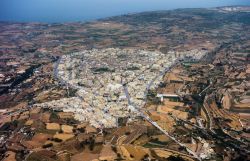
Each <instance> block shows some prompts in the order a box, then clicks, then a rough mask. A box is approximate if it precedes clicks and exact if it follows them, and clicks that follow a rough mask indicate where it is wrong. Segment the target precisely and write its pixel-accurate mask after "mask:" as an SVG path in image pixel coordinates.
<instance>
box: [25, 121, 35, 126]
mask: <svg viewBox="0 0 250 161" xmlns="http://www.w3.org/2000/svg"><path fill="white" fill-rule="evenodd" d="M33 122H34V121H33V120H27V121H26V122H25V124H24V125H26V126H31V125H32V124H33Z"/></svg>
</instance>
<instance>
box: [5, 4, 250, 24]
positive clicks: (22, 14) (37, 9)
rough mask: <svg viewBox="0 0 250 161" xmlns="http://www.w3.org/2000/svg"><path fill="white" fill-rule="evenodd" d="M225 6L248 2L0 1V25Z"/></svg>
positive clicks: (78, 19) (92, 18)
mask: <svg viewBox="0 0 250 161" xmlns="http://www.w3.org/2000/svg"><path fill="white" fill-rule="evenodd" d="M229 5H250V0H0V21H12V22H13V21H14V22H49V23H51V22H75V21H91V20H95V19H99V18H105V17H109V16H116V15H121V14H127V13H137V12H143V11H155V10H169V9H176V8H209V7H218V6H229Z"/></svg>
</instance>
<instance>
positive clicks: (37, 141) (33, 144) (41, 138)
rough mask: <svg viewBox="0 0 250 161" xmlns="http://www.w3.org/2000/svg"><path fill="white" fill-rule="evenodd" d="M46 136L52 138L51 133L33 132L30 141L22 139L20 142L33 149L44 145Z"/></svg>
mask: <svg viewBox="0 0 250 161" xmlns="http://www.w3.org/2000/svg"><path fill="white" fill-rule="evenodd" d="M48 138H52V135H49V134H42V133H40V134H35V135H34V136H33V138H32V139H31V140H30V141H23V142H22V144H23V145H24V146H26V147H27V148H29V149H34V148H38V147H41V146H42V145H44V144H45V143H46V142H47V140H48Z"/></svg>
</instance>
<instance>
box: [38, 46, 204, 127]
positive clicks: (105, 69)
mask: <svg viewBox="0 0 250 161" xmlns="http://www.w3.org/2000/svg"><path fill="white" fill-rule="evenodd" d="M205 53H206V52H205V51H198V50H192V51H187V52H169V53H168V54H163V53H160V52H149V51H145V50H134V49H124V50H121V49H114V48H108V49H103V50H97V49H93V50H85V51H82V52H78V53H72V54H69V55H64V56H62V57H61V59H60V60H59V61H58V62H57V64H56V65H55V76H56V77H57V78H58V80H59V81H60V82H61V83H62V84H63V85H65V86H67V88H73V89H76V90H77V92H76V97H74V98H64V99H61V100H58V101H52V102H46V103H43V104H37V105H36V106H43V107H53V108H59V109H62V110H64V111H70V112H74V113H75V118H77V119H78V120H81V121H89V122H90V123H91V124H92V125H93V126H95V127H102V126H104V127H115V126H116V125H117V119H118V118H119V117H127V116H129V117H132V118H133V117H135V116H138V114H139V113H138V110H137V108H138V107H142V106H143V105H144V103H145V98H146V94H147V91H148V90H150V89H155V88H157V86H158V85H159V83H160V82H161V81H162V76H163V74H164V73H165V71H166V70H169V68H170V67H171V66H172V65H174V64H175V63H176V61H177V60H179V59H183V58H185V57H192V58H194V59H200V58H201V57H202V56H203V55H204V54H205Z"/></svg>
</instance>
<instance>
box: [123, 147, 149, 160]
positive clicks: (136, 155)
mask: <svg viewBox="0 0 250 161" xmlns="http://www.w3.org/2000/svg"><path fill="white" fill-rule="evenodd" d="M123 146H124V148H125V149H126V150H127V151H128V153H129V154H130V155H132V156H133V159H134V160H141V159H142V158H143V157H144V156H145V155H146V154H149V155H150V151H149V149H147V148H143V147H140V146H134V145H123Z"/></svg>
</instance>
